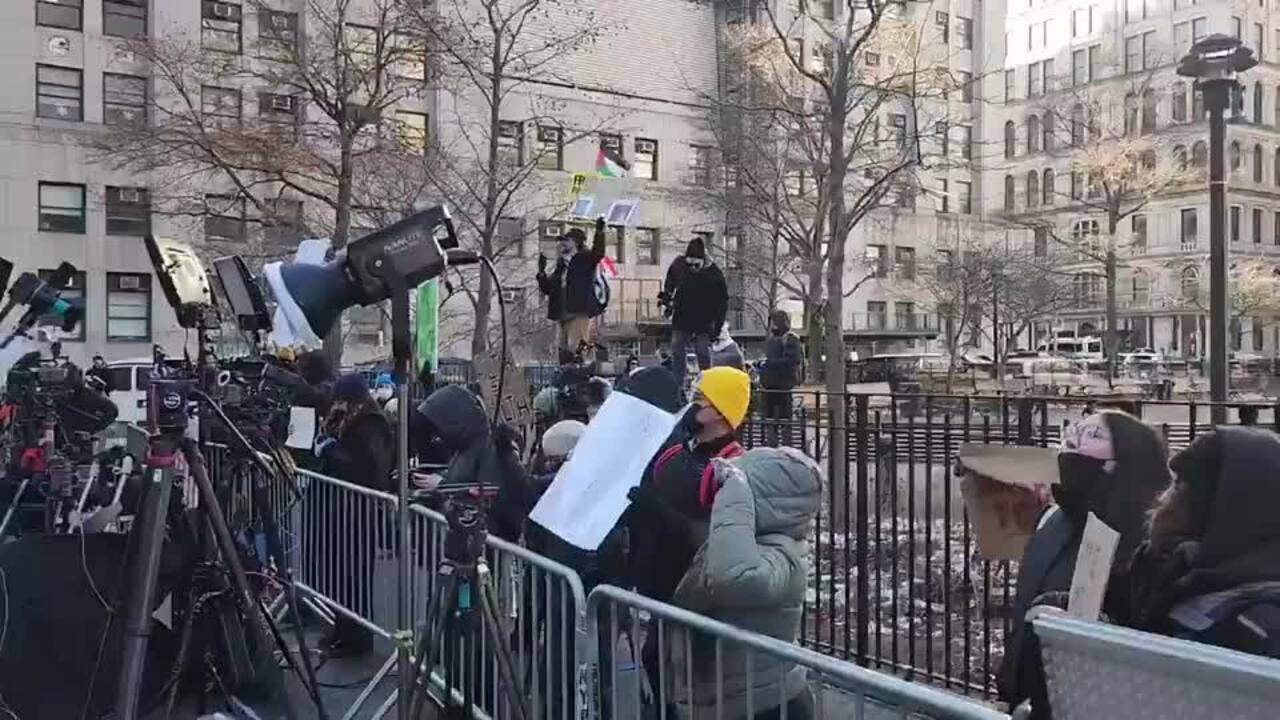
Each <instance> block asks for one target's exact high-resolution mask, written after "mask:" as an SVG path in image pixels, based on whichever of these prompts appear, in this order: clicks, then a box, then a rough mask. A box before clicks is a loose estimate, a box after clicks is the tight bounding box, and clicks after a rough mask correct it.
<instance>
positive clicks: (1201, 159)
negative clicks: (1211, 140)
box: [1191, 140, 1209, 168]
mask: <svg viewBox="0 0 1280 720" xmlns="http://www.w3.org/2000/svg"><path fill="white" fill-rule="evenodd" d="M1208 164H1209V149H1208V146H1207V145H1205V144H1204V141H1203V140H1199V141H1197V142H1196V144H1194V145H1192V146H1191V166H1192V167H1197V168H1203V167H1205V166H1206V165H1208Z"/></svg>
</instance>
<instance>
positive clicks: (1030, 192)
mask: <svg viewBox="0 0 1280 720" xmlns="http://www.w3.org/2000/svg"><path fill="white" fill-rule="evenodd" d="M1039 204H1040V173H1038V172H1036V171H1035V170H1030V171H1028V172H1027V207H1029V208H1032V207H1035V206H1036V205H1039Z"/></svg>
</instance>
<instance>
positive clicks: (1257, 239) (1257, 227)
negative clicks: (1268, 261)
mask: <svg viewBox="0 0 1280 720" xmlns="http://www.w3.org/2000/svg"><path fill="white" fill-rule="evenodd" d="M1249 221H1250V226H1249V233H1250V235H1251V236H1252V237H1253V244H1254V245H1261V244H1262V211H1261V210H1259V209H1258V208H1254V209H1253V210H1252V211H1250V213H1249Z"/></svg>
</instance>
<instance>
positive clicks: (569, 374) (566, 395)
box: [552, 363, 610, 423]
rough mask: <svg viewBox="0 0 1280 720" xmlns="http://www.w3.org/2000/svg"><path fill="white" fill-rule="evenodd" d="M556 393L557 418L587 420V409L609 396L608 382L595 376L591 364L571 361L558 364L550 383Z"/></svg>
mask: <svg viewBox="0 0 1280 720" xmlns="http://www.w3.org/2000/svg"><path fill="white" fill-rule="evenodd" d="M552 387H554V388H555V394H556V411H557V419H558V420H577V421H579V422H584V423H585V422H587V421H588V419H589V413H588V409H589V408H592V407H599V406H601V405H603V404H604V401H605V400H606V399H607V398H608V396H609V390H610V388H609V383H608V382H606V381H605V380H604V379H603V378H599V377H596V376H594V375H593V374H592V372H591V366H590V365H586V364H582V363H571V364H566V365H561V366H560V372H558V373H556V377H555V381H554V382H553V383H552Z"/></svg>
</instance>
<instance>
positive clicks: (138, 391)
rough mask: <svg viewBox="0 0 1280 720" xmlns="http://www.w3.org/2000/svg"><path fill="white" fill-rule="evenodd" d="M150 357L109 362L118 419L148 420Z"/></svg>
mask: <svg viewBox="0 0 1280 720" xmlns="http://www.w3.org/2000/svg"><path fill="white" fill-rule="evenodd" d="M153 365H154V362H153V361H152V360H149V359H139V360H117V361H115V362H111V363H107V371H108V372H109V373H110V377H111V401H112V402H114V403H115V404H116V410H117V411H118V414H117V415H116V421H117V422H122V423H133V424H137V425H142V424H145V423H146V421H147V386H148V384H149V383H150V381H151V367H152V366H153Z"/></svg>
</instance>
